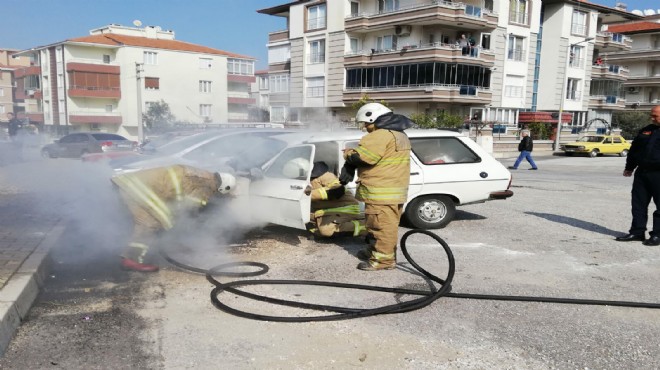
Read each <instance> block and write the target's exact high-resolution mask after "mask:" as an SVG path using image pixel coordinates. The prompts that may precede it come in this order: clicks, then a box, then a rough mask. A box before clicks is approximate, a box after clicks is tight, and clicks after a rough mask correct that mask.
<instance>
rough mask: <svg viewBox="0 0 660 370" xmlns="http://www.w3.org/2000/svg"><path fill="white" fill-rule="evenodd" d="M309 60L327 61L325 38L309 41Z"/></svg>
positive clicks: (313, 61) (314, 61)
mask: <svg viewBox="0 0 660 370" xmlns="http://www.w3.org/2000/svg"><path fill="white" fill-rule="evenodd" d="M309 62H310V63H325V40H314V41H310V42H309Z"/></svg>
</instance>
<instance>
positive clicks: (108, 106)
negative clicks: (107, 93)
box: [105, 104, 114, 113]
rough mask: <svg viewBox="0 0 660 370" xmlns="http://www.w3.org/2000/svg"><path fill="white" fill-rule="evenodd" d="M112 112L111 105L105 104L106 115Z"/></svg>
mask: <svg viewBox="0 0 660 370" xmlns="http://www.w3.org/2000/svg"><path fill="white" fill-rule="evenodd" d="M113 110H114V107H113V105H112V104H106V106H105V111H106V113H112V111H113Z"/></svg>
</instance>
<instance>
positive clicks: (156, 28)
mask: <svg viewBox="0 0 660 370" xmlns="http://www.w3.org/2000/svg"><path fill="white" fill-rule="evenodd" d="M154 29H155V30H156V31H162V30H163V28H162V27H161V26H156V27H154Z"/></svg>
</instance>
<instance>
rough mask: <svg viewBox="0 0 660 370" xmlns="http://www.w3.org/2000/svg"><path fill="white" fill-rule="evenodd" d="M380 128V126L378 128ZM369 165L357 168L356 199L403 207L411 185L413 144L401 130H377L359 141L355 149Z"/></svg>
mask: <svg viewBox="0 0 660 370" xmlns="http://www.w3.org/2000/svg"><path fill="white" fill-rule="evenodd" d="M376 127H378V125H376ZM354 153H357V154H358V155H359V157H360V160H361V161H362V162H364V163H365V164H366V165H364V166H358V168H357V170H358V177H359V178H360V180H359V185H358V188H357V194H356V195H357V199H358V200H361V201H363V202H365V203H370V204H403V203H405V202H406V200H407V198H408V184H409V183H410V140H408V136H406V134H404V133H403V132H402V130H391V129H386V128H377V129H376V130H374V131H372V132H370V133H368V134H367V135H365V136H364V137H362V139H361V140H360V143H359V145H358V147H357V148H356V149H349V150H347V151H345V152H344V159H347V158H348V157H350V156H351V155H353V154H354Z"/></svg>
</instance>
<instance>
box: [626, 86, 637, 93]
mask: <svg viewBox="0 0 660 370" xmlns="http://www.w3.org/2000/svg"><path fill="white" fill-rule="evenodd" d="M628 93H629V94H639V87H637V86H634V87H629V88H628Z"/></svg>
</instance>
